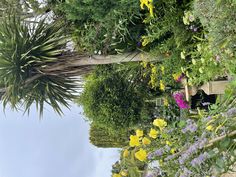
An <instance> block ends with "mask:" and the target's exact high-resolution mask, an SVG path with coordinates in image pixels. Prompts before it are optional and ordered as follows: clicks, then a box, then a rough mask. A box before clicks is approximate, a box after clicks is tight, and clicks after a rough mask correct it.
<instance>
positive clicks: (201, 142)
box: [198, 138, 207, 149]
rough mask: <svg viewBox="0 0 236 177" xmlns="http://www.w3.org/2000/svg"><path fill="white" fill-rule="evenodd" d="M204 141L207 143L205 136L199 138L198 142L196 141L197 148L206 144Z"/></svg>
mask: <svg viewBox="0 0 236 177" xmlns="http://www.w3.org/2000/svg"><path fill="white" fill-rule="evenodd" d="M206 143H207V139H206V138H203V139H200V140H199V142H198V148H199V149H202V148H203V147H204V146H205V145H206Z"/></svg>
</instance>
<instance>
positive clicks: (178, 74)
mask: <svg viewBox="0 0 236 177" xmlns="http://www.w3.org/2000/svg"><path fill="white" fill-rule="evenodd" d="M172 76H173V78H174V80H178V79H179V77H180V76H181V73H176V74H172Z"/></svg>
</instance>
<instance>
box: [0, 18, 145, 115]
mask: <svg viewBox="0 0 236 177" xmlns="http://www.w3.org/2000/svg"><path fill="white" fill-rule="evenodd" d="M61 27H62V25H59V24H58V23H57V22H52V23H50V24H48V23H46V22H45V20H42V21H40V22H38V23H34V24H33V25H32V24H27V23H25V22H24V21H22V19H20V17H18V16H16V15H15V16H14V15H11V16H9V17H8V18H4V19H3V21H1V22H0V87H1V88H0V96H1V100H2V102H3V105H4V107H5V106H6V105H7V103H10V105H11V107H12V108H18V107H19V105H20V106H22V105H23V106H24V107H25V110H26V111H29V110H30V106H31V105H32V103H36V106H37V108H39V111H40V113H41V114H42V112H43V106H44V103H48V104H50V105H51V106H52V107H53V108H54V110H55V111H56V112H58V113H62V111H61V108H60V105H64V106H66V107H68V106H69V104H68V100H72V99H74V97H75V93H76V89H77V87H81V85H78V82H76V81H77V80H75V76H81V75H84V74H87V73H88V72H89V71H91V69H93V66H94V65H101V64H111V63H120V62H129V61H131V60H132V61H140V60H143V57H142V55H141V54H140V52H137V51H136V52H132V53H126V54H121V55H108V56H104V55H97V56H96V55H95V56H88V55H81V54H79V53H76V52H67V51H65V50H64V49H65V47H66V42H67V40H66V37H65V35H64V31H63V28H61ZM147 58H148V57H147ZM76 78H78V77H76Z"/></svg>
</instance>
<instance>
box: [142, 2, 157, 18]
mask: <svg viewBox="0 0 236 177" xmlns="http://www.w3.org/2000/svg"><path fill="white" fill-rule="evenodd" d="M144 5H145V6H146V7H147V8H148V10H149V13H150V16H151V17H153V16H154V14H153V8H154V7H153V4H152V0H140V7H141V9H144Z"/></svg>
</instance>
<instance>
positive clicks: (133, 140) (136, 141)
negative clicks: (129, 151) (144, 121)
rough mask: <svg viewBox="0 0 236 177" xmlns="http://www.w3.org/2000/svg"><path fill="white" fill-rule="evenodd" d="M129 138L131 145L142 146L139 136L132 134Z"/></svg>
mask: <svg viewBox="0 0 236 177" xmlns="http://www.w3.org/2000/svg"><path fill="white" fill-rule="evenodd" d="M129 138H130V141H129V145H130V146H131V147H135V146H140V143H139V137H138V136H134V135H131V136H130V137H129Z"/></svg>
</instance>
